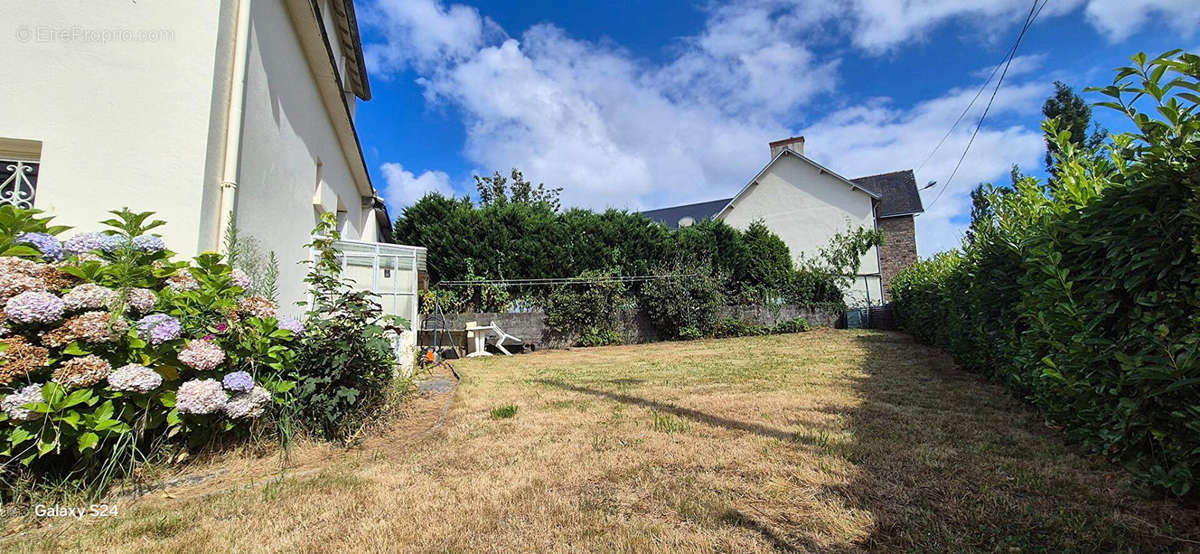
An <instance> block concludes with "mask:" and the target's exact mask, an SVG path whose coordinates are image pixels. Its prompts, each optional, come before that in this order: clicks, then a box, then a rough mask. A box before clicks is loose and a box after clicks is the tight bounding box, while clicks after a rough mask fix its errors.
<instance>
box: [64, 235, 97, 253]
mask: <svg viewBox="0 0 1200 554" xmlns="http://www.w3.org/2000/svg"><path fill="white" fill-rule="evenodd" d="M103 242H104V233H97V232H91V233H79V234H78V235H75V236H73V237H71V238H69V239H67V242H64V243H63V248H64V249H65V250H66V251H67V254H71V255H75V256H78V255H80V254H86V253H88V252H91V251H93V250H99V249H100V247H101V245H102V244H103Z"/></svg>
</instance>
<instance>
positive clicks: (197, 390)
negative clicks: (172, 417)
mask: <svg viewBox="0 0 1200 554" xmlns="http://www.w3.org/2000/svg"><path fill="white" fill-rule="evenodd" d="M228 400H229V394H228V393H226V392H225V387H222V386H221V382H220V381H217V380H216V379H192V380H191V381H187V382H185V383H184V384H182V385H179V390H177V391H175V408H176V409H178V410H179V411H180V413H185V414H211V413H216V412H219V411H221V410H222V409H223V408H225V403H226V402H227V401H228Z"/></svg>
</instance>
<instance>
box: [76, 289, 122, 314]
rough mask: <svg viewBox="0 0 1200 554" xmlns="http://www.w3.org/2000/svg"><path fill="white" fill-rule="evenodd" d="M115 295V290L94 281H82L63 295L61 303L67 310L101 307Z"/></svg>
mask: <svg viewBox="0 0 1200 554" xmlns="http://www.w3.org/2000/svg"><path fill="white" fill-rule="evenodd" d="M116 297H117V293H116V291H114V290H112V289H110V288H108V287H105V286H101V285H97V284H95V283H84V284H82V285H79V286H77V287H75V288H73V289H71V290H70V291H69V292H67V294H64V295H63V304H65V305H66V307H67V309H68V310H71V311H75V310H96V309H99V308H103V307H105V306H107V305H108V304H109V302H112V301H113V299H114V298H116Z"/></svg>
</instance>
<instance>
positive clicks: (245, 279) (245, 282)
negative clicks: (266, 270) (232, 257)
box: [231, 269, 251, 290]
mask: <svg viewBox="0 0 1200 554" xmlns="http://www.w3.org/2000/svg"><path fill="white" fill-rule="evenodd" d="M231 277H232V278H233V285H234V286H236V287H240V288H242V289H243V290H250V285H251V281H250V276H249V275H246V272H245V271H242V270H240V269H235V270H233V274H232V275H231Z"/></svg>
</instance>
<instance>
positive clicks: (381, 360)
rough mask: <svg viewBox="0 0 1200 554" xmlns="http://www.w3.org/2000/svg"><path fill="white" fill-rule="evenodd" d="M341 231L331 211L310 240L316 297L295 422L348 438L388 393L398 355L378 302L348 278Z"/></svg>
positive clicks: (301, 350)
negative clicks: (340, 249)
mask: <svg viewBox="0 0 1200 554" xmlns="http://www.w3.org/2000/svg"><path fill="white" fill-rule="evenodd" d="M338 238H339V237H338V232H337V220H336V218H335V217H334V216H333V214H326V215H325V216H324V217H322V218H321V220H320V222H319V223H318V224H317V226H316V228H315V229H314V230H313V238H312V242H311V243H310V244H309V246H310V247H311V248H312V250H313V252H314V257H313V259H312V261H311V262H310V264H311V265H310V269H309V272H308V275H307V276H306V277H305V282H306V283H308V285H309V290H310V291H311V294H312V298H313V301H312V304H311V306H310V308H309V311H308V315H307V318H306V319H305V324H304V335H303V337H302V339H301V340H300V341H299V344H298V346H297V351H298V354H299V355H298V360H297V364H296V371H295V372H294V373H293V378H294V379H295V380H296V382H297V386H296V388H295V396H296V400H297V402H296V420H297V422H298V423H299V424H301V425H302V426H304V427H306V428H308V429H309V430H310V431H312V432H314V433H317V434H319V435H320V436H323V437H325V438H327V439H331V440H339V441H348V440H350V439H352V438H353V436H354V434H355V432H356V431H357V430H358V429H359V428H360V427H361V425H362V424H363V422H364V418H363V417H362V416H363V414H365V413H366V412H367V411H369V410H370V409H371V408H372V407H374V406H377V405H378V403H379V402H381V401H382V400H383V399H384V398H385V394H384V393H385V392H386V389H387V387H388V385H389V384H390V383H391V382H392V379H393V376H394V374H393V372H394V367H395V364H396V359H395V355H394V353H393V351H392V347H391V342H390V341H389V340H388V339H387V337H386V335H385V334H384V328H383V326H382V325H381V322H383V312H382V309H381V308H380V306H379V304H378V303H376V302H375V301H374V298H373V295H372V294H371V293H370V292H365V291H356V290H353V289H352V288H351V287H350V285H349V284H348V283H347V282H346V281H345V280H344V279H343V278H342V274H341V263H340V254H339V252H338V250H337V248H336V247H335V246H334V243H335V242H336V241H337V240H338Z"/></svg>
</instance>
